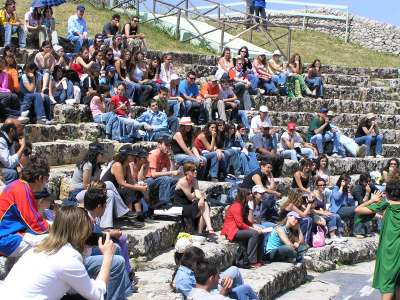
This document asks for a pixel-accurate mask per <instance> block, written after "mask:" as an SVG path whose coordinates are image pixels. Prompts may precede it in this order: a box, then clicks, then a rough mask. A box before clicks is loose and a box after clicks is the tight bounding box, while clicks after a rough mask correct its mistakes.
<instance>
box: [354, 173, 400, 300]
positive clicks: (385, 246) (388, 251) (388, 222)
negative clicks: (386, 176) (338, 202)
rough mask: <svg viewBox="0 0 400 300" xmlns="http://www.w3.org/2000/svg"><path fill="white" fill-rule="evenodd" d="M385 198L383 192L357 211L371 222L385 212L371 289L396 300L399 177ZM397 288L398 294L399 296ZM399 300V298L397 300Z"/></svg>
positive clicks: (391, 182)
mask: <svg viewBox="0 0 400 300" xmlns="http://www.w3.org/2000/svg"><path fill="white" fill-rule="evenodd" d="M385 194H386V198H383V197H382V194H381V193H380V192H376V193H375V194H373V196H372V197H371V199H370V200H369V201H366V202H364V203H363V204H361V205H359V206H358V207H357V208H356V210H355V211H356V214H357V215H359V217H360V218H361V221H370V220H371V219H372V218H373V217H374V216H375V214H376V213H378V212H381V211H384V217H383V224H382V230H381V234H380V238H379V245H378V250H377V253H376V264H375V272H374V280H373V282H372V287H374V288H376V289H378V290H379V291H380V293H381V295H382V297H381V299H382V300H393V299H394V297H395V293H396V294H397V296H398V297H399V296H400V288H399V287H396V286H397V282H398V280H399V275H400V177H399V175H398V174H397V175H396V176H393V177H391V178H390V180H389V181H388V182H387V184H386V189H385ZM396 288H397V292H396ZM396 299H398V298H396Z"/></svg>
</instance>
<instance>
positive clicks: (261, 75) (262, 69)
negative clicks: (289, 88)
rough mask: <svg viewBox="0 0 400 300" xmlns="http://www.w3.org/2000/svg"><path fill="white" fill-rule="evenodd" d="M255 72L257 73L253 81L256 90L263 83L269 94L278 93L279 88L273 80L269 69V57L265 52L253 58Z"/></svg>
mask: <svg viewBox="0 0 400 300" xmlns="http://www.w3.org/2000/svg"><path fill="white" fill-rule="evenodd" d="M253 74H254V75H256V77H255V78H254V79H253V80H252V82H251V85H252V88H253V89H254V90H255V89H256V88H258V86H260V85H261V86H262V87H263V89H264V90H265V93H266V94H268V95H276V94H277V93H278V89H277V88H276V86H275V84H274V82H273V81H272V75H271V74H269V73H268V71H267V58H266V56H265V55H264V54H261V55H257V56H256V58H255V59H254V60H253Z"/></svg>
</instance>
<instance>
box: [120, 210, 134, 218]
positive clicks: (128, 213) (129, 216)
mask: <svg viewBox="0 0 400 300" xmlns="http://www.w3.org/2000/svg"><path fill="white" fill-rule="evenodd" d="M120 219H129V220H135V219H136V215H135V214H134V213H133V212H131V211H128V212H127V213H126V214H124V215H123V216H122V217H120Z"/></svg>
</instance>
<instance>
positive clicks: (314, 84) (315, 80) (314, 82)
mask: <svg viewBox="0 0 400 300" xmlns="http://www.w3.org/2000/svg"><path fill="white" fill-rule="evenodd" d="M305 82H306V84H307V85H308V87H309V88H310V89H311V90H316V91H317V92H316V95H317V97H321V98H322V97H323V96H324V84H323V83H322V78H321V77H319V76H318V77H312V78H310V77H308V76H306V78H305Z"/></svg>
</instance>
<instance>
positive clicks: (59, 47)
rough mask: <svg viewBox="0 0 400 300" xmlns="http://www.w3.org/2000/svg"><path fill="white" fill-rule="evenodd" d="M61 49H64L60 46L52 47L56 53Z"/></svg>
mask: <svg viewBox="0 0 400 300" xmlns="http://www.w3.org/2000/svg"><path fill="white" fill-rule="evenodd" d="M61 49H64V48H63V46H60V45H54V46H53V50H54V51H55V52H58V51H60V50H61Z"/></svg>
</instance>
